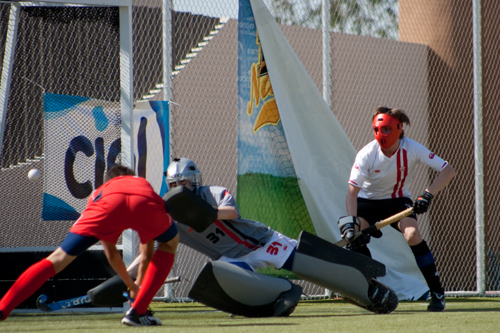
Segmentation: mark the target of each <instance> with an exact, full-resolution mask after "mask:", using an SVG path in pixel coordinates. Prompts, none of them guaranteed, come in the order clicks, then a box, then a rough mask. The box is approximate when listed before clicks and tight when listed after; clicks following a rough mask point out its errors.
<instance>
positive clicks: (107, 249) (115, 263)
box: [101, 241, 139, 298]
mask: <svg viewBox="0 0 500 333" xmlns="http://www.w3.org/2000/svg"><path fill="white" fill-rule="evenodd" d="M101 244H102V246H103V248H104V254H105V255H106V258H107V259H108V262H109V265H110V266H111V268H113V270H114V271H115V272H116V274H118V276H120V278H121V279H122V280H123V282H124V283H125V285H126V286H127V288H129V290H130V296H131V297H132V298H135V297H136V296H137V291H138V289H139V287H137V285H136V284H135V283H134V280H132V278H131V277H130V275H129V274H128V272H127V268H126V267H125V263H124V262H123V259H122V256H121V255H120V252H119V251H118V249H117V248H116V245H115V244H113V243H110V242H105V241H101Z"/></svg>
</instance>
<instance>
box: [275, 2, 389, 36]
mask: <svg viewBox="0 0 500 333" xmlns="http://www.w3.org/2000/svg"><path fill="white" fill-rule="evenodd" d="M269 7H270V10H271V12H272V13H273V15H274V17H275V18H276V20H277V22H278V23H280V24H285V25H301V26H306V27H310V28H316V29H319V28H321V26H322V22H321V10H322V1H321V0H314V1H300V0H270V6H269ZM330 13H331V16H330V26H331V27H332V31H335V32H342V33H346V34H356V35H364V36H372V37H381V38H390V39H397V38H398V0H330Z"/></svg>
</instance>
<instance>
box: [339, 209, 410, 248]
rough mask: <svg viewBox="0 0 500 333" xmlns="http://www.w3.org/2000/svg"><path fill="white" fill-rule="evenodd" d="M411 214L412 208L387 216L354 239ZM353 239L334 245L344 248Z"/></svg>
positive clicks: (343, 240)
mask: <svg viewBox="0 0 500 333" xmlns="http://www.w3.org/2000/svg"><path fill="white" fill-rule="evenodd" d="M411 213H413V207H410V208H407V209H405V210H403V211H402V212H399V213H397V214H395V215H392V216H389V217H388V218H386V219H383V220H382V221H378V222H377V223H375V224H374V225H371V226H369V227H368V228H366V229H363V230H362V231H360V232H358V233H357V234H356V236H355V237H354V239H356V238H358V237H359V236H360V235H361V234H365V235H371V234H372V233H373V232H374V231H377V230H380V229H382V228H383V227H385V226H388V225H389V224H392V223H394V222H397V221H399V220H401V219H402V218H403V217H407V216H410V215H411ZM354 239H352V240H351V241H348V240H345V239H342V240H340V241H338V242H337V243H335V245H337V246H340V247H344V246H346V245H347V244H349V243H350V242H352V241H353V240H354Z"/></svg>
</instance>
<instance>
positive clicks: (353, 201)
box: [345, 184, 361, 216]
mask: <svg viewBox="0 0 500 333" xmlns="http://www.w3.org/2000/svg"><path fill="white" fill-rule="evenodd" d="M359 191H361V187H356V186H354V185H352V184H349V189H348V190H347V195H346V197H345V208H346V211H347V215H349V216H357V215H358V193H359Z"/></svg>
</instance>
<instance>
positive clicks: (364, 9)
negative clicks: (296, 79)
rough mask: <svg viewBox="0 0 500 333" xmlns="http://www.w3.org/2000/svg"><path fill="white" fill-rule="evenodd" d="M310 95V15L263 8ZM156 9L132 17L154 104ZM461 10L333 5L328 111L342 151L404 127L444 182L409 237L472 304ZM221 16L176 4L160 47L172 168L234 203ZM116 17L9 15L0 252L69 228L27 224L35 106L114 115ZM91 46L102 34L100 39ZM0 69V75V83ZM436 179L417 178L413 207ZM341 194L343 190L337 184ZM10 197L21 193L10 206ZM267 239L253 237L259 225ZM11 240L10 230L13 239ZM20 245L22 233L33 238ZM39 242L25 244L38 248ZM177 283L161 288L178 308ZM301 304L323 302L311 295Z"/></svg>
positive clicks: (488, 1) (34, 198)
mask: <svg viewBox="0 0 500 333" xmlns="http://www.w3.org/2000/svg"><path fill="white" fill-rule="evenodd" d="M264 2H265V3H266V4H267V6H268V7H269V9H270V11H271V13H272V14H273V15H274V17H275V18H276V20H277V22H278V23H280V24H282V25H281V28H282V30H283V32H284V34H285V36H286V38H287V39H288V41H289V43H290V44H291V46H292V48H293V49H294V50H295V52H296V53H297V55H298V57H299V59H300V60H301V61H302V63H303V65H304V67H305V68H306V70H307V71H308V73H309V75H310V76H311V78H312V79H313V81H314V82H315V83H316V85H317V87H318V89H319V90H320V91H322V90H323V84H324V83H323V81H322V77H323V66H322V56H323V55H322V32H321V25H322V21H321V6H322V1H320V0H316V1H309V2H303V1H286V0H265V1H264ZM163 3H164V1H160V0H137V1H134V7H133V48H134V100H136V101H138V100H143V99H147V100H162V99H163V90H162V88H164V85H163V75H164V73H163V69H164V68H165V67H164V64H163V58H164V56H165V54H164V52H163V48H162V38H163V37H162V36H163V28H162V24H163V15H162V10H163V7H162V6H163ZM472 3H473V2H472V1H451V0H446V1H439V2H437V1H427V0H426V1H411V0H399V1H396V0H387V1H374V0H345V1H341V0H339V1H335V0H332V1H330V8H331V17H330V23H331V24H330V26H331V33H330V46H331V48H330V57H331V59H330V65H331V72H330V80H331V90H330V96H329V98H330V99H329V100H330V101H331V104H330V107H331V109H332V111H333V113H334V114H335V116H336V117H337V119H338V120H339V121H340V123H341V125H342V126H343V128H344V130H345V131H346V133H347V135H348V137H349V138H350V139H351V141H352V143H353V145H354V147H355V148H356V149H360V148H361V147H363V146H364V145H365V144H366V143H368V142H369V141H371V140H372V139H373V137H372V131H371V126H370V125H371V113H372V111H373V110H374V109H375V107H377V106H380V105H386V106H390V107H399V108H402V109H404V110H405V111H406V112H407V114H408V115H409V117H410V119H411V126H410V127H409V128H407V129H406V130H405V135H406V136H408V137H411V138H412V139H415V140H416V141H418V142H420V143H422V144H423V145H425V146H427V147H429V148H430V149H431V150H432V151H433V152H434V153H436V154H437V155H439V156H441V157H443V158H444V159H445V160H447V161H449V162H450V164H451V165H452V166H453V167H454V168H455V169H456V170H457V176H456V178H455V179H454V180H453V181H452V183H451V184H450V185H449V186H448V187H447V188H446V189H445V190H444V191H442V192H441V193H439V195H438V196H437V197H436V199H435V201H433V207H432V208H431V210H430V212H429V213H428V214H425V215H424V216H423V218H420V217H419V224H420V227H421V230H422V232H423V236H424V238H425V239H426V240H427V242H428V243H429V245H430V247H431V249H432V250H433V254H434V256H435V258H436V262H437V266H438V269H439V271H440V275H441V279H442V282H443V284H444V287H445V289H446V291H447V292H461V291H465V292H474V291H476V286H477V285H476V282H477V281H476V280H477V271H476V267H477V264H478V260H479V259H478V257H477V255H476V246H477V244H476V238H475V237H476V227H475V220H476V212H475V169H474V165H475V155H474V113H473V110H474V95H473V93H474V81H473V80H474V74H473V73H474V72H473V33H472V31H473V30H472V29H473V21H472ZM481 4H482V7H483V8H482V13H483V14H482V28H483V30H482V48H481V49H482V54H483V58H482V65H483V77H482V79H483V86H482V87H483V116H484V118H483V124H484V126H483V140H484V145H483V151H484V154H485V156H484V161H485V165H484V166H485V167H484V171H483V172H484V173H483V175H484V179H485V192H484V216H485V234H486V239H485V243H484V245H485V246H484V248H485V255H486V259H485V263H486V272H485V273H486V290H487V291H496V290H499V288H500V276H499V274H500V273H499V272H500V269H499V268H500V267H499V266H500V260H499V254H500V235H499V231H498V228H495V227H494V222H493V221H495V220H496V217H497V215H498V214H499V213H498V209H497V208H496V206H497V205H496V203H495V198H496V195H495V194H496V192H497V187H498V186H496V185H497V183H498V177H497V175H496V167H495V166H496V164H497V160H498V157H497V155H498V154H497V153H496V152H497V149H496V142H497V138H496V137H497V131H496V130H495V129H496V127H497V126H496V125H497V124H498V122H499V120H498V116H497V112H496V111H497V109H498V105H497V104H498V103H499V102H498V100H499V99H498V98H497V94H498V91H499V89H497V85H498V84H499V83H498V82H500V81H499V80H498V75H499V74H498V72H499V71H498V69H497V65H498V60H499V59H498V55H499V54H500V52H499V50H498V48H499V46H498V45H500V43H498V39H499V38H500V37H498V36H499V35H500V34H499V33H498V30H499V27H500V25H499V24H498V20H499V19H498V18H499V17H500V4H497V2H495V1H493V0H484V1H482V2H481ZM10 8H11V4H10V3H6V2H0V46H1V47H0V55H2V56H3V55H4V54H5V52H6V51H5V50H6V48H5V47H6V45H7V40H8V28H9V22H10V21H9V13H10ZM237 16H238V5H237V2H236V1H234V0H205V1H188V0H180V1H174V2H173V4H172V22H171V27H172V41H171V52H172V54H171V58H170V59H171V61H172V63H171V67H172V86H171V87H170V88H171V98H170V100H171V102H172V104H171V105H170V107H171V119H170V121H171V128H170V130H171V134H170V135H171V139H170V153H171V157H189V158H191V159H193V160H194V161H195V163H196V164H197V165H198V167H199V168H200V169H201V170H202V172H203V179H204V184H214V185H222V186H225V187H227V188H229V190H230V191H232V192H233V193H236V187H237V124H238V119H237V103H238V101H237V66H238V59H237V57H238V56H237V54H238V53H237V52H238V51H237V49H238V45H237V44H238V41H237V30H238V22H237ZM118 17H119V14H118V9H117V8H110V7H108V8H101V7H92V8H88V7H78V6H77V7H74V6H73V7H64V6H58V7H41V6H23V7H21V9H20V24H19V29H18V44H17V49H16V55H15V64H14V70H13V75H12V81H11V90H10V91H11V93H10V96H9V105H8V110H7V116H6V125H5V135H4V142H3V151H2V156H1V161H0V162H1V166H2V172H1V173H0V177H1V181H0V183H1V184H2V185H1V186H2V187H1V190H0V200H1V201H2V202H3V204H2V207H3V208H2V209H1V210H0V219H1V221H2V222H1V223H2V229H3V231H2V234H1V235H0V247H2V248H12V247H37V246H57V245H59V243H60V242H61V241H62V238H63V237H64V235H65V234H66V232H67V230H68V226H69V223H67V222H61V223H54V224H50V225H49V224H46V223H43V222H41V221H40V211H41V196H42V193H43V188H42V186H41V185H40V186H39V185H34V184H33V183H27V179H26V174H27V172H28V170H29V169H31V168H32V167H37V168H39V169H40V170H42V171H43V164H44V163H43V162H44V140H43V134H44V133H43V107H42V106H43V93H44V92H50V93H59V94H69V95H76V96H85V97H92V98H99V99H103V100H109V101H114V102H116V101H119V95H120V91H119V87H120V85H119V51H118V50H119V32H118ZM97 32H99V33H97ZM2 69H3V68H2ZM434 176H435V174H433V173H430V172H429V171H428V170H427V169H425V168H421V169H419V170H418V172H417V176H416V180H415V182H414V184H413V187H412V189H411V190H412V193H413V194H414V195H416V194H419V192H422V191H423V190H424V188H425V186H426V185H427V184H429V182H430V181H431V180H432V179H433V177H434ZM346 186H347V180H346ZM23 188H30V191H28V192H29V193H26V194H25V195H22V196H20V195H19V193H22V192H27V191H22V189H23ZM262 222H264V223H266V221H262ZM20 225H21V226H23V227H22V228H21V229H20V227H19V226H20ZM19 230H32V231H33V232H31V233H30V235H27V234H26V233H24V232H23V233H20V232H19ZM35 231H36V232H35ZM206 260H207V259H206V258H205V257H203V256H201V255H199V254H197V253H195V252H194V251H192V250H190V249H189V248H187V247H185V246H181V247H180V249H179V255H178V260H177V264H176V267H175V271H176V273H177V274H179V275H181V276H183V277H184V278H185V280H186V281H188V282H189V281H191V282H192V281H193V280H194V278H195V276H196V274H197V273H198V272H199V270H200V269H201V267H202V266H203V264H204V262H206ZM189 287H190V283H184V284H183V283H181V284H176V285H175V286H173V288H174V296H175V297H178V298H182V297H185V296H186V295H187V290H189ZM308 288H310V289H307V290H306V293H308V294H318V293H322V292H323V291H322V290H320V289H318V288H314V287H313V286H308Z"/></svg>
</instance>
